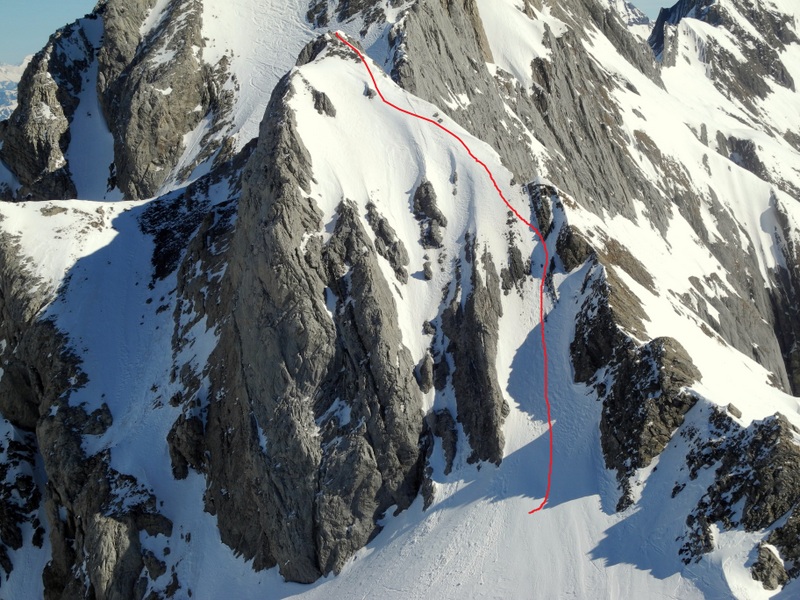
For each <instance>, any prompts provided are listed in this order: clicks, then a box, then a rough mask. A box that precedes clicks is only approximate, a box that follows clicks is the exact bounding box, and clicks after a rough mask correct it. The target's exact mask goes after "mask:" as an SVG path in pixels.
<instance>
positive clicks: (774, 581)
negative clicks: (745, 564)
mask: <svg viewBox="0 0 800 600" xmlns="http://www.w3.org/2000/svg"><path fill="white" fill-rule="evenodd" d="M708 426H709V428H708V433H701V432H700V431H699V430H698V429H697V428H696V427H690V428H688V429H686V430H684V431H683V432H682V433H681V435H682V436H683V437H684V438H686V439H687V440H688V441H689V443H690V446H689V448H690V450H689V453H688V454H687V457H686V458H687V465H688V467H689V480H690V481H694V480H696V479H697V478H698V475H699V473H700V472H702V471H703V470H705V469H711V468H715V478H714V482H713V483H712V484H711V485H710V486H709V487H708V489H707V490H706V493H705V494H704V495H703V496H702V497H701V498H700V501H699V502H698V504H697V506H696V507H695V509H694V510H693V511H692V513H690V514H689V516H688V517H687V520H686V524H687V528H688V532H687V534H686V535H685V536H684V537H683V538H682V539H681V540H680V541H682V542H683V545H682V546H681V549H680V554H681V556H682V560H683V561H684V562H685V563H686V564H689V563H692V562H697V561H699V560H700V558H701V557H702V555H703V554H704V553H706V552H709V551H711V550H712V549H713V548H714V542H713V534H712V531H711V525H712V524H717V525H718V526H721V527H722V528H723V529H724V530H730V529H736V528H743V529H744V530H745V531H759V530H763V529H765V528H769V527H770V526H772V525H774V524H775V523H776V522H777V521H779V520H780V519H781V518H782V517H784V516H787V515H788V519H787V520H786V521H785V523H784V524H783V525H781V526H779V527H775V528H774V529H773V530H772V531H771V533H770V534H769V535H768V536H766V543H768V544H770V545H771V546H772V549H770V548H768V547H766V545H765V544H764V543H762V544H760V545H759V546H758V548H756V549H754V553H756V554H757V559H756V561H755V562H754V564H753V566H752V574H753V577H754V578H755V579H757V580H759V581H761V582H762V583H763V585H764V587H766V588H767V589H776V588H777V587H780V586H782V585H784V584H785V583H786V582H787V581H788V580H789V578H794V577H797V576H798V574H799V567H798V564H797V558H798V556H800V554H798V552H799V549H798V543H797V523H798V511H797V503H798V500H800V478H798V476H797V473H798V467H799V466H800V449H798V448H799V447H798V444H797V438H798V434H797V431H796V428H794V427H793V426H792V425H791V424H790V423H789V422H788V421H787V419H786V417H784V416H783V415H780V414H778V415H775V416H774V417H769V418H767V419H764V420H763V421H759V422H755V423H753V424H752V425H750V426H749V427H742V426H741V425H739V424H737V423H736V422H735V421H734V420H733V419H731V417H730V416H728V415H726V414H725V412H723V411H721V410H719V409H714V410H712V411H711V413H710V416H709V419H708ZM685 487H686V484H685V483H684V484H681V485H678V484H676V486H675V488H674V489H673V492H672V495H673V497H675V496H677V495H678V494H682V493H684V488H685ZM784 565H786V566H787V567H788V570H787V569H784Z"/></svg>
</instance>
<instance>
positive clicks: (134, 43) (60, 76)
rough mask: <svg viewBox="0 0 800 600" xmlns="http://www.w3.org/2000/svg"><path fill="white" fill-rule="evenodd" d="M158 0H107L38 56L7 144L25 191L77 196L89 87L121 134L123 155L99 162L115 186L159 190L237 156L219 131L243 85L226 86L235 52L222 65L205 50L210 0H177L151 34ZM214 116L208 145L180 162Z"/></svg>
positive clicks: (138, 193)
mask: <svg viewBox="0 0 800 600" xmlns="http://www.w3.org/2000/svg"><path fill="white" fill-rule="evenodd" d="M154 7H155V0H140V1H138V0H137V1H136V2H127V1H123V0H105V1H104V2H101V3H99V4H98V6H97V8H96V10H95V12H94V13H92V14H91V15H88V16H87V18H86V19H82V20H79V21H76V22H75V23H73V24H72V25H68V26H66V27H64V28H62V29H61V30H60V31H59V32H58V34H57V35H55V36H53V38H52V39H51V41H50V43H49V44H48V46H47V47H46V48H45V49H44V50H43V51H42V52H40V53H39V54H37V56H36V57H35V58H34V60H33V61H32V62H31V64H30V65H29V67H28V69H27V70H26V74H25V76H24V77H23V79H22V81H20V85H19V89H18V97H19V106H18V107H17V109H16V110H15V112H14V113H13V114H12V116H11V118H10V119H9V123H8V126H7V127H6V131H5V132H4V133H3V139H4V145H3V149H2V151H0V157H2V159H3V161H4V162H5V163H6V164H7V165H8V166H9V167H10V168H11V170H12V172H13V173H14V174H15V175H16V176H17V178H18V179H19V181H20V183H21V184H22V188H21V189H20V191H19V193H18V195H19V196H20V197H25V198H30V199H59V198H74V197H75V196H76V193H77V192H76V189H75V184H74V182H73V181H72V175H71V173H70V165H69V164H68V161H67V159H66V157H65V154H66V152H67V149H68V147H69V144H70V140H71V136H72V130H71V127H72V125H73V121H74V119H73V117H74V112H75V110H76V108H77V107H78V104H79V103H80V98H81V93H82V92H86V94H94V93H96V94H97V96H98V102H99V104H100V107H101V109H102V112H103V117H104V119H105V123H106V124H107V125H108V128H109V130H110V131H111V133H112V135H113V140H114V148H113V157H112V156H109V161H110V163H109V164H106V165H99V166H98V167H97V168H98V170H99V171H101V172H102V171H105V170H108V172H109V178H108V190H109V191H110V190H112V189H114V188H119V189H120V190H121V191H122V193H123V194H124V195H125V196H128V197H131V198H145V197H149V196H153V195H155V193H156V192H157V191H158V190H159V189H161V187H162V186H164V185H165V184H169V182H171V181H173V180H174V181H176V182H178V183H179V182H181V181H183V180H185V179H187V178H188V177H189V176H190V175H191V172H192V171H193V169H194V168H195V167H196V166H197V165H198V164H200V163H201V162H203V161H206V160H210V159H213V158H217V159H219V160H218V161H217V162H216V163H215V164H217V165H220V164H222V163H224V161H225V160H228V159H230V158H231V148H225V149H223V148H222V145H223V144H222V138H221V136H220V135H218V134H220V133H221V132H222V131H223V130H225V129H226V128H227V127H228V126H229V125H230V123H229V120H228V119H229V110H230V107H231V104H232V102H233V93H234V92H233V87H234V86H232V85H231V86H226V84H227V83H228V81H229V79H230V74H229V73H228V57H227V56H226V57H223V58H222V59H221V60H220V61H219V62H218V64H216V65H209V64H207V63H205V62H204V61H203V59H202V48H203V46H204V45H205V43H204V41H203V39H202V35H201V25H202V13H203V4H202V2H195V1H193V0H192V1H190V0H174V1H172V2H170V3H169V4H168V6H166V7H165V8H164V12H163V14H162V15H161V16H160V19H159V20H158V21H157V25H156V26H155V27H153V28H152V29H151V30H149V31H146V33H145V35H144V36H143V35H142V30H143V29H142V28H143V22H144V21H145V18H146V17H147V16H148V14H149V11H151V10H152V9H154ZM90 30H91V31H90ZM95 30H97V31H95ZM95 62H96V65H95V66H93V65H94V63H95ZM90 67H92V69H94V68H96V69H97V80H96V81H97V84H96V85H97V88H96V90H86V89H84V88H85V87H86V86H87V84H88V85H93V84H94V82H95V79H94V76H93V75H92V76H91V77H89V76H87V73H88V72H89V69H90ZM92 72H94V71H92ZM95 118H99V116H97V115H96V116H95ZM204 119H208V120H209V122H210V126H209V128H208V132H207V133H206V135H205V136H204V137H203V139H202V140H201V143H202V150H201V151H200V152H199V153H198V155H197V156H195V157H194V160H193V161H192V162H190V163H188V164H184V165H182V168H181V169H180V171H179V172H175V169H176V167H177V166H178V163H179V160H180V159H181V158H182V155H183V153H184V151H185V150H186V148H185V147H184V136H185V135H186V134H187V133H189V132H191V131H192V130H194V129H195V128H196V127H197V126H198V124H200V123H201V122H202V121H204ZM221 150H224V151H223V152H220V151H221Z"/></svg>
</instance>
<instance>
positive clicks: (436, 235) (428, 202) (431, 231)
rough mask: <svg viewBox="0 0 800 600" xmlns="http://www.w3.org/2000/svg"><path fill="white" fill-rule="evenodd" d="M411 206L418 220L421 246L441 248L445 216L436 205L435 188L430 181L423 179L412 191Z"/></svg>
mask: <svg viewBox="0 0 800 600" xmlns="http://www.w3.org/2000/svg"><path fill="white" fill-rule="evenodd" d="M413 208H414V216H415V217H416V218H417V220H418V221H419V227H420V239H421V241H422V247H423V248H441V246H442V240H443V239H444V237H443V235H444V233H443V232H442V228H443V227H447V218H446V217H445V216H444V214H442V211H441V210H439V207H438V206H436V190H434V189H433V185H432V184H431V182H430V181H423V182H422V183H421V184H420V186H419V187H418V188H417V190H416V191H415V192H414V197H413Z"/></svg>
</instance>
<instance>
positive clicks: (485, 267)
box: [442, 241, 509, 464]
mask: <svg viewBox="0 0 800 600" xmlns="http://www.w3.org/2000/svg"><path fill="white" fill-rule="evenodd" d="M466 243H467V245H470V244H471V243H472V242H469V241H468V242H466ZM472 252H474V247H473V250H472ZM475 260H476V262H477V261H478V260H480V265H473V268H472V274H471V289H472V291H471V293H470V294H469V296H468V297H467V298H466V299H461V298H460V297H459V296H460V293H461V292H460V289H458V290H457V291H456V294H455V296H454V297H453V299H452V301H451V302H450V304H449V305H448V306H447V308H446V309H445V310H444V312H443V314H442V330H443V331H444V333H445V335H446V336H447V338H448V339H449V344H448V347H447V351H448V353H450V354H451V355H452V357H453V363H454V365H455V369H454V370H453V373H452V382H453V389H454V390H455V394H456V405H457V407H458V415H457V418H458V421H459V422H460V423H461V424H462V425H463V427H464V432H465V433H466V434H467V439H468V440H469V443H470V446H471V447H472V453H471V454H470V456H469V458H468V460H469V462H478V461H487V462H492V463H494V464H500V462H501V461H502V460H503V445H504V444H505V438H504V436H503V422H504V421H505V418H506V416H507V415H508V411H509V408H508V404H507V402H506V401H505V398H504V397H503V393H502V391H501V390H500V385H499V384H498V382H497V371H496V366H495V359H496V356H497V342H498V321H499V318H500V317H501V316H502V314H503V308H502V303H501V299H500V297H501V294H500V278H499V277H498V275H497V271H496V270H495V266H494V263H493V262H492V258H491V256H490V255H489V253H488V252H487V251H484V252H483V254H482V255H481V256H480V257H479V258H478V257H475ZM481 272H483V273H485V276H481V274H480V273H481ZM484 279H485V281H484ZM443 364H446V361H443Z"/></svg>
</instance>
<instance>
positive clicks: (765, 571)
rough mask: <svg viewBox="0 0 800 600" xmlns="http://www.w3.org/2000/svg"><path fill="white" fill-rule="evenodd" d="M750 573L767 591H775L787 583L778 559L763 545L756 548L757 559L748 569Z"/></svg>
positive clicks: (787, 579) (787, 578)
mask: <svg viewBox="0 0 800 600" xmlns="http://www.w3.org/2000/svg"><path fill="white" fill-rule="evenodd" d="M750 572H751V573H752V575H753V579H755V580H756V581H760V582H761V583H762V584H763V585H764V588H765V589H768V590H777V589H778V588H780V587H783V586H784V585H786V583H788V581H789V576H788V575H787V574H786V569H784V567H783V564H782V563H781V561H780V559H779V558H778V557H777V556H775V553H774V552H772V550H770V549H769V548H768V547H767V546H765V545H763V544H761V545H760V546H759V547H758V559H757V560H756V562H755V563H754V564H753V566H752V567H751V568H750Z"/></svg>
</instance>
